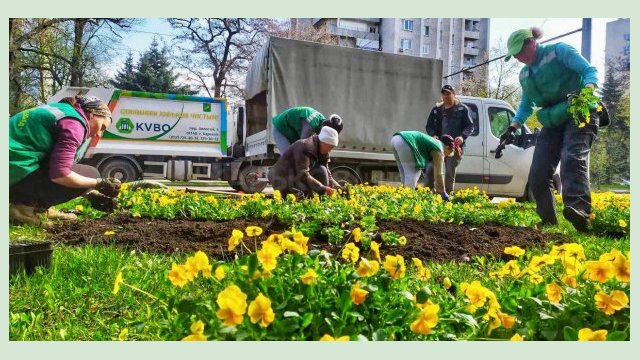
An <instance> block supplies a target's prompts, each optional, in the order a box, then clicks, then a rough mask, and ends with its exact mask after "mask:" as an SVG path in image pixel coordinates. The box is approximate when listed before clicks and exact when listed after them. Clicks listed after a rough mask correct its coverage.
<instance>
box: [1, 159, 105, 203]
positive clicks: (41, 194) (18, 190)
mask: <svg viewBox="0 0 640 360" xmlns="http://www.w3.org/2000/svg"><path fill="white" fill-rule="evenodd" d="M71 171H73V172H76V173H78V174H80V175H83V176H86V177H90V178H94V179H97V178H99V177H100V172H99V171H98V169H96V168H95V167H93V166H89V165H82V164H75V165H73V167H71ZM89 190H91V189H83V188H70V187H66V186H62V185H59V184H56V183H54V182H52V181H51V179H50V178H49V167H48V166H41V167H40V168H38V170H36V171H34V172H32V173H31V174H29V175H27V177H25V178H24V179H22V180H20V182H18V183H16V184H14V185H13V186H11V187H10V188H9V202H10V203H12V204H22V205H27V206H33V207H36V208H42V209H48V208H49V207H51V206H54V205H58V204H62V203H64V202H67V201H69V200H71V199H75V198H77V197H78V196H82V195H84V194H85V193H87V192H88V191H89Z"/></svg>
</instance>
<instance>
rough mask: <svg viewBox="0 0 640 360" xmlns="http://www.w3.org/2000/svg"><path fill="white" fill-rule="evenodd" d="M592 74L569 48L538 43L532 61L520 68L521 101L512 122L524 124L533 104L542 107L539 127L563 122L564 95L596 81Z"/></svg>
mask: <svg viewBox="0 0 640 360" xmlns="http://www.w3.org/2000/svg"><path fill="white" fill-rule="evenodd" d="M596 73H597V72H596V69H595V67H593V66H591V65H590V64H589V63H588V62H587V61H586V59H584V58H583V57H582V56H580V54H578V52H577V51H576V50H575V49H574V48H573V47H571V46H569V45H567V44H564V43H557V44H552V45H540V44H538V47H537V50H536V60H535V62H534V63H533V64H532V65H531V66H528V65H525V66H524V67H523V68H522V70H521V71H520V85H521V86H522V100H521V102H520V106H519V107H518V112H517V113H516V116H515V117H514V121H516V122H519V123H520V124H522V123H524V122H525V121H526V120H527V118H528V117H529V116H530V115H531V113H532V111H533V106H537V107H541V108H542V109H540V111H539V112H538V120H539V121H540V123H541V124H542V125H543V126H549V127H554V126H558V125H560V124H562V123H564V122H565V121H566V120H567V119H568V118H569V115H568V113H567V109H568V108H569V104H568V102H567V95H569V94H570V93H578V92H579V91H580V89H581V88H583V87H584V86H585V85H586V84H588V83H593V84H597V81H598V80H597V77H596Z"/></svg>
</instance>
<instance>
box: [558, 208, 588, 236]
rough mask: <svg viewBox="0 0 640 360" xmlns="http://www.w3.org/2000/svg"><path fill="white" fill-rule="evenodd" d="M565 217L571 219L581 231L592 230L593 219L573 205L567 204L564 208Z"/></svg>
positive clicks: (574, 225)
mask: <svg viewBox="0 0 640 360" xmlns="http://www.w3.org/2000/svg"><path fill="white" fill-rule="evenodd" d="M562 215H564V218H565V219H567V220H569V222H570V223H571V224H573V227H574V228H576V230H578V231H579V232H583V233H586V232H589V230H591V220H590V219H589V216H588V215H587V214H585V213H583V212H582V211H580V210H577V209H574V208H572V207H571V206H565V207H564V209H563V210H562Z"/></svg>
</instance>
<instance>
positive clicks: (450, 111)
mask: <svg viewBox="0 0 640 360" xmlns="http://www.w3.org/2000/svg"><path fill="white" fill-rule="evenodd" d="M440 93H441V94H442V102H439V103H437V104H436V106H434V107H433V109H431V112H430V113H429V118H428V119H427V125H426V130H427V134H429V135H430V136H432V137H433V138H435V139H436V140H437V139H439V138H440V137H442V136H443V135H449V136H451V137H452V138H453V139H454V141H455V142H454V149H455V150H456V151H455V153H454V155H453V156H447V157H445V159H444V176H445V182H444V184H445V189H446V191H447V193H451V192H452V191H453V187H454V185H455V182H456V168H457V167H458V165H460V161H461V160H462V154H463V153H464V147H465V140H466V139H467V137H468V136H470V135H471V134H473V130H474V125H473V120H472V119H471V116H470V112H469V108H467V106H466V105H465V104H463V103H461V102H460V100H459V99H458V98H457V97H456V91H455V89H454V88H453V86H451V85H444V86H443V87H442V89H441V90H440ZM425 175H426V180H427V186H429V187H430V188H433V182H434V178H433V167H432V166H428V167H427V169H426V172H425Z"/></svg>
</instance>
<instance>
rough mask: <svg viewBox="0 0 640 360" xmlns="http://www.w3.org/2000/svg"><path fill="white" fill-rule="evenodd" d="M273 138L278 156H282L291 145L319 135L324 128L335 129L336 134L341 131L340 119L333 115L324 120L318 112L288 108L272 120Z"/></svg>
mask: <svg viewBox="0 0 640 360" xmlns="http://www.w3.org/2000/svg"><path fill="white" fill-rule="evenodd" d="M272 121H273V138H274V140H275V141H276V146H277V147H278V150H279V151H280V154H284V152H285V151H286V150H287V148H288V147H289V146H291V144H293V143H294V142H296V141H298V140H300V139H306V138H308V137H309V136H311V135H313V134H316V135H317V134H320V130H321V129H322V127H324V126H329V127H331V128H333V129H335V130H336V131H337V132H338V134H339V133H340V132H341V131H342V127H343V124H342V118H341V117H340V116H339V115H336V114H333V115H331V116H329V119H325V117H324V115H322V114H321V113H320V112H319V111H317V110H316V109H314V108H310V107H307V106H297V107H292V108H289V109H287V110H285V111H283V112H281V113H280V114H278V115H276V116H275V117H274V118H273V119H272Z"/></svg>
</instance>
